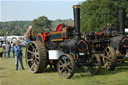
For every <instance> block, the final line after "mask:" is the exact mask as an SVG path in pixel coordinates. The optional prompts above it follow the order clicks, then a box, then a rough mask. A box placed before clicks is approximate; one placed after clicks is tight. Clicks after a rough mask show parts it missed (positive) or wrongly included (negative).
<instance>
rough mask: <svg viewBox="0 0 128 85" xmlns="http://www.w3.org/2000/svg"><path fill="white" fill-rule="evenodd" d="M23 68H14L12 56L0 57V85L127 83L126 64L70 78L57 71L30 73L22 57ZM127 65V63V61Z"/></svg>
mask: <svg viewBox="0 0 128 85" xmlns="http://www.w3.org/2000/svg"><path fill="white" fill-rule="evenodd" d="M23 60H24V61H23V62H24V67H25V70H21V68H20V66H19V70H18V71H16V70H15V61H14V59H13V58H10V59H8V58H4V57H3V58H0V85H128V66H118V67H117V68H116V69H115V71H106V70H105V69H102V70H101V72H100V74H99V75H95V76H88V75H87V73H84V72H76V73H75V75H74V76H73V77H72V78H71V79H62V78H60V76H59V75H58V73H57V72H51V71H49V69H48V72H47V71H46V72H43V73H38V74H32V73H31V72H29V71H28V69H27V67H26V63H25V58H23ZM127 65H128V63H127Z"/></svg>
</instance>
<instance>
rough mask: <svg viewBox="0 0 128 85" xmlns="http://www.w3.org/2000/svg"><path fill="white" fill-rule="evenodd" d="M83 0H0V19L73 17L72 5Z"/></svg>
mask: <svg viewBox="0 0 128 85" xmlns="http://www.w3.org/2000/svg"><path fill="white" fill-rule="evenodd" d="M83 1H85V0H0V8H1V9H0V21H16V20H17V21H19V20H33V19H35V18H38V17H39V16H47V17H48V18H49V19H50V20H55V19H69V18H72V19H73V11H72V5H75V4H79V3H81V2H83Z"/></svg>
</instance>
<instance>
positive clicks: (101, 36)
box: [86, 9, 128, 70]
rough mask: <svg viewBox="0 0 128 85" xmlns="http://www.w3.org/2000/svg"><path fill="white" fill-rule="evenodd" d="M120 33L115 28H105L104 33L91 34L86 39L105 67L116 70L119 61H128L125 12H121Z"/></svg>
mask: <svg viewBox="0 0 128 85" xmlns="http://www.w3.org/2000/svg"><path fill="white" fill-rule="evenodd" d="M119 22H120V33H118V30H117V29H116V28H115V27H113V26H107V27H105V28H103V32H99V33H95V32H91V33H88V34H86V38H87V40H88V42H89V43H90V46H91V47H92V48H93V50H94V53H99V54H100V56H101V60H102V63H103V65H104V66H105V68H106V69H108V70H114V68H115V67H116V63H117V61H128V35H127V33H125V32H124V30H125V10H124V9H120V10H119Z"/></svg>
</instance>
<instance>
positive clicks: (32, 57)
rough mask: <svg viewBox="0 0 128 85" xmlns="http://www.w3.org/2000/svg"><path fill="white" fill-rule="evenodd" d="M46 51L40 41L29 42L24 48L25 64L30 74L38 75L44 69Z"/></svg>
mask: <svg viewBox="0 0 128 85" xmlns="http://www.w3.org/2000/svg"><path fill="white" fill-rule="evenodd" d="M46 61H47V57H46V51H45V48H44V47H43V45H42V43H41V42H40V41H31V42H30V43H29V44H28V45H27V48H26V63H27V66H28V68H29V70H30V71H31V72H32V73H40V72H42V71H43V70H44V69H45V67H46V63H47V62H46Z"/></svg>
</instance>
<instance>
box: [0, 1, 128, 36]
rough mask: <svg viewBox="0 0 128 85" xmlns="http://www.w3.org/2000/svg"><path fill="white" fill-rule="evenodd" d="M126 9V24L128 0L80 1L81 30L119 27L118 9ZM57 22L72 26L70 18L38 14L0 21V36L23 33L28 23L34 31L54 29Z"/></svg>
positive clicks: (88, 30) (127, 19) (89, 30)
mask: <svg viewBox="0 0 128 85" xmlns="http://www.w3.org/2000/svg"><path fill="white" fill-rule="evenodd" d="M120 8H124V9H126V15H127V17H126V21H125V23H126V25H127V26H128V0H86V1H84V2H82V3H81V15H80V18H81V23H80V27H81V32H91V31H101V29H102V27H103V26H106V25H107V24H113V25H114V26H115V27H116V28H119V17H118V11H119V9H120ZM59 24H65V25H68V26H74V23H73V20H72V19H65V20H61V19H57V20H49V19H48V17H46V16H40V17H38V18H36V19H34V20H33V21H10V22H0V36H5V35H24V33H25V32H26V30H27V28H28V26H29V25H32V26H33V31H34V32H45V31H52V30H55V28H56V26H57V25H59Z"/></svg>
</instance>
